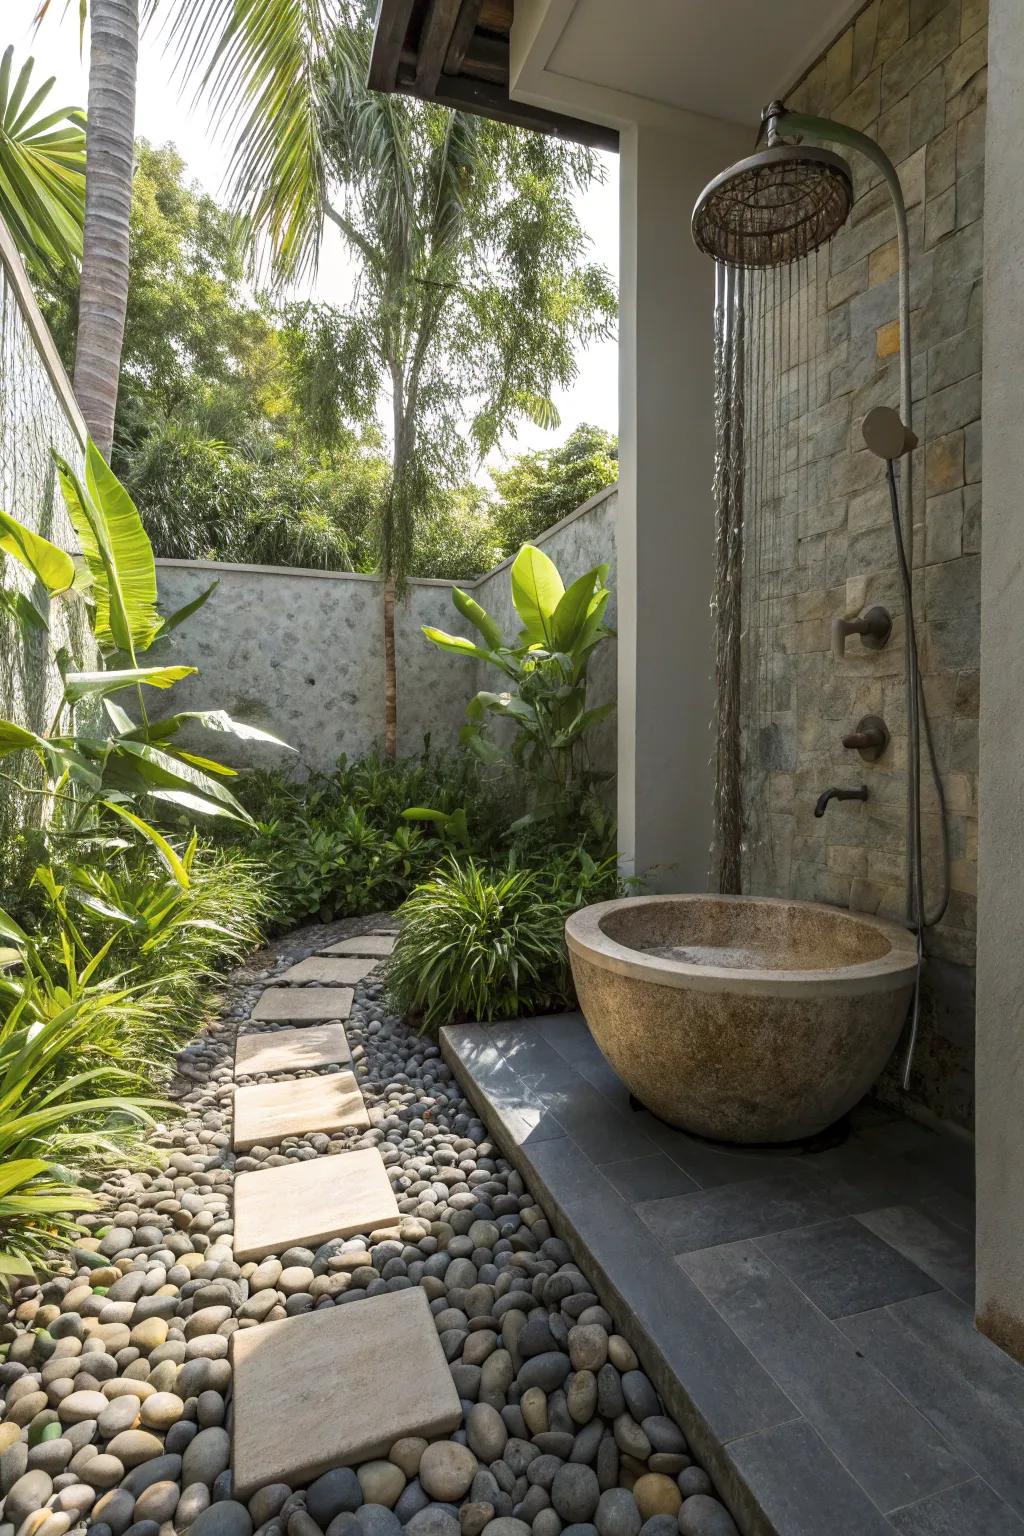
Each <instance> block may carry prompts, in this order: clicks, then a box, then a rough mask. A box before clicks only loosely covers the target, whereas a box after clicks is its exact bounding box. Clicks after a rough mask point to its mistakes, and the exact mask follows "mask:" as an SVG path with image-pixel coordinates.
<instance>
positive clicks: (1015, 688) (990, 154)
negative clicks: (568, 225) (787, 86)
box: [975, 0, 1024, 1360]
mask: <svg viewBox="0 0 1024 1536" xmlns="http://www.w3.org/2000/svg"><path fill="white" fill-rule="evenodd" d="M989 28H990V30H989V97H988V124H987V133H986V148H985V318H984V374H983V399H984V403H983V407H982V424H983V434H982V437H983V448H982V454H983V484H984V486H985V515H984V518H983V520H982V544H981V715H980V826H979V849H978V1011H977V1033H976V1067H975V1071H976V1099H977V1107H976V1116H977V1132H976V1135H977V1141H976V1146H977V1170H978V1172H977V1177H978V1295H977V1311H978V1326H979V1327H980V1328H981V1329H982V1330H983V1331H984V1332H985V1333H987V1334H988V1335H989V1336H990V1337H991V1338H993V1339H995V1340H996V1342H997V1343H999V1344H1002V1345H1003V1347H1004V1348H1006V1349H1008V1350H1010V1351H1011V1353H1013V1354H1015V1355H1016V1356H1017V1358H1018V1359H1021V1360H1024V1199H1022V1198H1021V1190H1022V1189H1024V1136H1022V1127H1024V946H1022V944H1021V912H1022V911H1024V818H1022V816H1021V807H1022V806H1024V707H1022V701H1024V620H1022V615H1024V435H1022V433H1021V425H1020V424H1021V419H1022V417H1024V202H1022V200H1021V167H1022V166H1024V26H1022V24H1021V9H1020V0H991V5H990V15H989Z"/></svg>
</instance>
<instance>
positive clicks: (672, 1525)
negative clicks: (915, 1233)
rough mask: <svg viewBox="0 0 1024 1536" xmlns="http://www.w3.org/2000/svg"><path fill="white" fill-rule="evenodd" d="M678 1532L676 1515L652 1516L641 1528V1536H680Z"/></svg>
mask: <svg viewBox="0 0 1024 1536" xmlns="http://www.w3.org/2000/svg"><path fill="white" fill-rule="evenodd" d="M678 1531H679V1522H678V1520H677V1519H676V1517H675V1515H652V1516H651V1518H650V1519H649V1520H645V1521H644V1523H643V1525H642V1526H641V1527H640V1536H678Z"/></svg>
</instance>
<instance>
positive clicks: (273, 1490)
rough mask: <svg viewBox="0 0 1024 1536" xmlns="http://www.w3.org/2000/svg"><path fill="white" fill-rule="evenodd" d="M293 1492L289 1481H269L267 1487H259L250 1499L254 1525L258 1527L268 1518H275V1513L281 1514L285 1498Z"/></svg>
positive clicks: (250, 1511)
mask: <svg viewBox="0 0 1024 1536" xmlns="http://www.w3.org/2000/svg"><path fill="white" fill-rule="evenodd" d="M291 1492H292V1491H291V1489H290V1488H289V1486H288V1484H287V1483H267V1484H266V1486H265V1487H263V1488H257V1490H256V1492H255V1493H254V1494H253V1496H252V1498H251V1499H250V1500H249V1513H250V1515H252V1523H253V1525H254V1526H256V1527H257V1529H258V1528H259V1527H260V1526H261V1525H265V1524H266V1523H267V1521H268V1520H273V1518H274V1516H275V1515H279V1514H280V1513H281V1510H282V1508H283V1507H284V1502H285V1500H286V1499H288V1498H290V1497H291ZM307 1508H308V1496H307Z"/></svg>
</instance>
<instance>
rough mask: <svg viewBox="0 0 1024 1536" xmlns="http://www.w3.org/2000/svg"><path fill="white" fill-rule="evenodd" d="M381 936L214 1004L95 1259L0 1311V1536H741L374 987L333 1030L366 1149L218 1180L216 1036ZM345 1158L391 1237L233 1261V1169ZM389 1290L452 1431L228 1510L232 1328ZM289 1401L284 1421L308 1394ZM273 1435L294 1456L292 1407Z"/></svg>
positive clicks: (260, 1160) (428, 1054)
mask: <svg viewBox="0 0 1024 1536" xmlns="http://www.w3.org/2000/svg"><path fill="white" fill-rule="evenodd" d="M379 924H380V919H377V920H374V919H363V920H358V921H355V920H353V921H348V922H343V923H335V924H333V925H332V926H331V927H330V928H329V929H324V928H322V927H316V928H315V929H313V928H307V929H304V930H300V931H297V932H295V933H293V934H292V935H290V936H289V937H288V938H287V939H285V940H283V941H281V942H279V943H277V944H276V945H274V946H273V947H272V948H271V949H269V950H266V951H264V952H262V953H261V954H260V955H259V956H258V957H257V958H256V960H255V961H253V962H251V963H250V965H249V966H248V967H243V968H242V969H240V970H238V971H236V972H235V973H234V975H233V976H231V977H229V978H228V979H227V981H226V983H225V987H224V992H223V995H222V1012H221V1015H220V1017H219V1018H217V1019H216V1020H214V1021H212V1022H211V1023H210V1025H209V1027H208V1028H207V1029H206V1030H205V1032H204V1033H203V1034H202V1035H201V1036H199V1038H198V1039H196V1040H195V1041H194V1042H193V1043H192V1044H191V1045H189V1046H188V1047H187V1048H186V1049H185V1050H183V1051H182V1052H181V1053H180V1056H179V1058H178V1072H177V1075H176V1077H175V1079H174V1083H173V1089H172V1092H173V1097H174V1098H176V1099H177V1100H178V1101H179V1103H180V1106H181V1109H182V1111H183V1116H182V1118H181V1119H180V1120H178V1121H176V1122H174V1123H173V1124H172V1125H171V1126H170V1127H168V1128H164V1129H162V1130H161V1131H160V1132H158V1133H157V1134H155V1135H153V1136H152V1137H151V1145H152V1146H153V1149H154V1158H153V1163H152V1166H150V1167H148V1168H144V1169H142V1170H141V1171H134V1172H133V1171H130V1170H128V1169H119V1170H116V1171H115V1172H114V1173H113V1174H112V1176H111V1177H110V1178H109V1179H108V1180H107V1182H106V1183H105V1184H104V1185H103V1187H102V1193H103V1196H104V1198H105V1201H106V1209H105V1210H104V1211H103V1212H102V1213H100V1214H97V1215H94V1216H87V1217H85V1218H84V1221H83V1227H84V1230H85V1231H86V1232H87V1233H88V1234H89V1235H88V1236H84V1237H83V1239H82V1240H81V1242H80V1244H79V1246H78V1247H76V1248H75V1249H74V1250H73V1251H72V1253H71V1254H70V1255H68V1256H67V1257H66V1258H63V1259H61V1260H58V1261H55V1263H54V1268H53V1271H52V1274H51V1276H50V1278H48V1279H45V1280H44V1281H43V1282H42V1283H41V1284H37V1283H32V1284H22V1285H21V1286H20V1287H18V1288H17V1289H16V1290H15V1292H14V1294H13V1297H12V1298H11V1300H10V1302H9V1304H8V1305H7V1306H4V1307H0V1317H2V1319H3V1320H2V1323H0V1341H2V1342H3V1346H4V1351H5V1354H6V1359H5V1360H3V1362H2V1363H0V1395H2V1399H3V1413H2V1422H0V1487H2V1491H3V1494H4V1502H3V1505H2V1509H0V1522H2V1523H0V1536H65V1533H66V1532H69V1531H73V1532H75V1533H78V1532H82V1531H84V1530H85V1529H86V1528H89V1529H91V1531H92V1532H93V1533H94V1536H126V1533H128V1536H174V1533H184V1532H186V1531H192V1532H193V1533H194V1536H252V1533H253V1532H257V1533H259V1536H401V1533H402V1530H403V1528H404V1529H405V1530H406V1531H407V1532H408V1533H409V1536H483V1533H486V1536H562V1533H566V1536H641V1532H642V1536H676V1533H679V1536H735V1533H736V1527H735V1525H734V1524H733V1521H732V1519H731V1518H730V1516H729V1514H728V1513H727V1511H726V1509H725V1508H724V1506H723V1505H722V1504H721V1503H720V1502H719V1501H718V1500H717V1499H716V1498H715V1497H714V1491H713V1489H712V1487H711V1483H710V1480H709V1478H708V1477H707V1474H706V1473H705V1472H704V1471H703V1470H702V1469H701V1468H700V1467H699V1466H697V1465H696V1463H695V1462H694V1461H693V1459H692V1457H691V1455H690V1453H689V1448H688V1445H687V1441H686V1439H685V1436H684V1435H683V1433H682V1431H681V1430H680V1429H679V1427H678V1426H677V1425H676V1424H675V1423H674V1422H673V1421H672V1420H671V1419H670V1418H668V1417H667V1416H666V1415H665V1413H664V1411H663V1407H662V1404H661V1402H660V1400H659V1398H658V1396H657V1393H656V1392H655V1390H654V1388H653V1386H652V1384H651V1382H650V1381H649V1380H648V1378H647V1376H646V1375H645V1374H644V1373H643V1372H642V1371H641V1370H640V1369H639V1366H638V1362H637V1359H636V1356H635V1355H634V1353H633V1351H632V1350H631V1349H630V1347H629V1345H628V1344H627V1343H626V1341H625V1339H623V1338H622V1337H621V1336H620V1335H619V1334H617V1333H616V1331H615V1324H614V1320H613V1318H612V1317H611V1316H610V1315H609V1314H608V1313H607V1312H606V1311H605V1310H604V1308H603V1307H602V1306H601V1305H600V1303H599V1301H598V1298H597V1296H596V1295H595V1294H594V1292H593V1291H592V1289H591V1286H590V1284H589V1282H588V1280H587V1278H586V1276H585V1274H583V1273H582V1272H581V1271H580V1269H578V1268H577V1267H576V1265H575V1264H573V1262H572V1260H571V1258H570V1254H569V1250H568V1248H567V1247H566V1245H565V1243H564V1242H562V1241H561V1240H560V1239H559V1237H558V1236H557V1235H556V1234H555V1233H553V1232H552V1230H551V1227H550V1225H549V1224H548V1222H547V1220H546V1219H545V1217H544V1215H543V1213H542V1211H541V1209H540V1207H539V1206H538V1205H537V1204H536V1203H535V1202H534V1200H533V1199H532V1197H531V1195H530V1192H529V1191H528V1190H527V1189H526V1187H525V1185H524V1183H523V1180H522V1178H521V1177H520V1175H519V1174H518V1173H517V1172H516V1171H515V1169H514V1168H512V1167H511V1165H510V1164H509V1163H507V1162H506V1161H505V1160H504V1159H503V1158H502V1157H500V1156H499V1154H498V1152H497V1149H496V1148H495V1147H494V1145H493V1144H492V1143H491V1142H490V1141H489V1140H488V1135H487V1130H486V1128H485V1127H484V1126H483V1125H482V1124H481V1123H480V1121H479V1120H478V1119H477V1118H476V1116H475V1114H474V1112H473V1110H472V1108H471V1107H470V1105H469V1103H468V1102H467V1101H466V1100H465V1099H464V1098H463V1097H462V1094H461V1092H460V1090H459V1087H458V1085H457V1083H456V1082H455V1080H454V1078H453V1077H452V1075H451V1073H450V1072H449V1070H448V1068H447V1067H446V1066H445V1065H444V1064H443V1063H442V1061H441V1059H440V1056H439V1054H438V1050H437V1047H436V1046H435V1045H433V1044H432V1043H431V1042H430V1041H429V1040H426V1039H420V1038H419V1037H418V1036H417V1035H415V1034H414V1033H413V1032H412V1031H411V1030H410V1029H409V1028H408V1027H407V1026H406V1025H405V1024H404V1023H403V1022H402V1021H401V1020H399V1019H396V1018H389V1017H388V1016H387V1014H386V1010H385V1007H384V1002H383V998H382V989H381V985H380V982H379V980H378V978H377V975H376V973H372V974H371V975H369V976H368V977H367V978H366V980H365V981H364V982H363V983H361V984H360V985H359V986H358V987H357V988H356V993H355V1000H354V1003H353V1007H352V1013H351V1017H350V1018H349V1019H348V1020H347V1021H346V1030H347V1033H348V1038H349V1043H350V1045H351V1047H352V1058H353V1060H352V1070H354V1072H355V1074H356V1077H357V1079H358V1081H359V1084H360V1087H361V1089H362V1091H363V1094H364V1097H365V1100H366V1104H367V1107H368V1109H369V1112H370V1117H371V1122H372V1124H371V1128H370V1129H369V1130H362V1131H353V1130H349V1131H345V1132H342V1133H339V1134H338V1135H335V1136H327V1135H325V1134H313V1135H308V1136H302V1137H296V1138H292V1139H289V1140H288V1141H286V1142H283V1143H281V1145H280V1146H278V1147H276V1148H274V1149H271V1148H268V1147H260V1146H257V1147H253V1148H252V1149H251V1151H249V1152H248V1153H246V1154H245V1155H244V1156H243V1155H239V1156H237V1157H236V1156H235V1155H234V1154H233V1152H232V1150H231V1136H230V1118H231V1094H232V1088H233V1075H232V1071H233V1053H234V1039H235V1032H236V1029H237V1027H238V1025H239V1023H240V1022H242V1021H247V1020H248V1018H249V1015H250V1012H251V1010H252V1008H253V1006H254V1004H255V1001H256V999H257V997H258V996H259V994H260V992H261V991H262V989H263V984H264V982H265V981H266V979H267V977H268V976H272V975H276V974H277V973H278V972H280V971H281V970H283V969H285V968H286V967H287V966H289V965H291V964H294V962H295V961H296V960H298V959H301V958H303V957H304V956H306V955H308V954H311V953H314V952H315V951H317V950H320V949H323V948H324V947H325V946H326V945H327V944H330V943H333V942H336V941H337V940H339V939H342V938H345V937H348V936H350V935H356V934H360V933H366V932H369V931H371V930H372V929H373V928H374V927H375V926H379ZM257 967H259V968H258V969H257ZM356 1147H378V1148H379V1150H380V1152H381V1155H382V1157H383V1159H384V1162H385V1164H386V1166H387V1170H388V1175H389V1177H390V1179H391V1181H392V1185H393V1187H394V1190H395V1194H396V1196H397V1199H398V1205H399V1210H400V1212H401V1224H400V1227H399V1229H398V1232H397V1235H395V1229H394V1228H393V1227H392V1228H391V1229H390V1230H389V1231H388V1232H386V1233H373V1232H368V1233H365V1234H362V1235H361V1236H357V1237H352V1238H347V1239H345V1240H341V1239H332V1240H331V1241H329V1242H327V1243H324V1244H323V1245H322V1246H321V1247H319V1248H317V1249H316V1250H313V1249H309V1248H301V1247H296V1248H291V1249H289V1250H288V1251H287V1252H284V1253H281V1254H278V1255H277V1256H276V1257H272V1258H266V1259H263V1260H261V1261H260V1262H259V1263H258V1264H257V1263H255V1262H250V1263H246V1264H243V1265H238V1264H236V1263H235V1262H234V1260H233V1258H232V1248H231V1242H232V1205H231V1192H232V1181H233V1178H234V1174H235V1171H236V1170H237V1171H239V1172H243V1171H245V1170H248V1169H256V1168H262V1167H268V1166H276V1165H279V1164H282V1163H284V1162H287V1161H291V1160H293V1159H305V1158H314V1157H329V1156H331V1155H332V1154H337V1153H339V1152H344V1151H348V1150H351V1149H352V1148H356ZM410 1286H420V1287H421V1288H422V1289H423V1290H424V1291H425V1292H426V1295H427V1299H428V1301H429V1304H430V1310H431V1312H432V1313H433V1314H434V1320H435V1324H436V1327H437V1330H438V1334H439V1337H440V1340H441V1343H442V1346H443V1348H444V1352H445V1355H446V1357H447V1359H448V1362H449V1364H450V1367H451V1371H452V1376H453V1378H454V1381H455V1384H456V1387H457V1390H458V1393H459V1396H460V1398H461V1399H462V1402H463V1419H462V1424H461V1426H460V1428H459V1429H458V1430H456V1431H455V1432H454V1433H453V1434H451V1435H450V1436H448V1437H446V1438H444V1439H441V1440H438V1441H435V1442H434V1443H433V1444H431V1445H429V1446H428V1445H427V1443H426V1442H425V1441H423V1440H420V1439H416V1438H410V1437H407V1438H405V1439H402V1440H399V1441H398V1442H396V1443H395V1444H394V1446H393V1447H392V1448H391V1450H390V1453H389V1454H388V1456H387V1457H386V1458H383V1459H380V1460H375V1461H371V1462H367V1463H364V1464H363V1465H361V1466H357V1467H354V1468H350V1467H339V1468H336V1469H334V1470H331V1471H328V1472H326V1473H325V1474H324V1475H323V1476H321V1477H319V1478H317V1480H316V1481H315V1482H314V1483H312V1484H311V1485H310V1486H309V1487H307V1488H296V1489H293V1488H291V1487H288V1486H287V1485H285V1484H284V1483H274V1484H271V1485H269V1486H266V1487H263V1488H261V1489H259V1490H258V1491H257V1492H256V1493H254V1494H253V1495H252V1496H251V1497H250V1498H249V1500H248V1502H247V1503H244V1504H243V1503H241V1502H240V1501H238V1500H236V1499H234V1498H233V1497H232V1480H231V1468H230V1438H229V1430H230V1423H231V1367H230V1364H229V1360H228V1343H229V1338H230V1335H231V1334H232V1333H233V1332H234V1330H235V1329H237V1328H246V1327H252V1326H254V1325H255V1324H257V1323H261V1322H265V1321H272V1320H275V1319H278V1318H284V1317H291V1316H295V1315H298V1314H301V1313H304V1312H309V1311H312V1310H313V1309H314V1308H319V1307H332V1306H348V1305H352V1304H358V1302H359V1300H360V1299H362V1298H364V1297H367V1296H376V1295H380V1294H383V1293H385V1292H387V1291H395V1290H403V1289H406V1288H408V1287H410ZM401 1368H402V1362H401V1361H400V1360H395V1361H388V1360H387V1359H386V1358H382V1359H381V1361H380V1370H381V1371H382V1372H387V1371H388V1370H389V1369H392V1370H395V1371H400V1370H401ZM291 1391H292V1392H293V1393H294V1397H295V1402H296V1403H299V1402H300V1401H301V1397H302V1393H303V1383H302V1381H301V1380H298V1379H297V1380H296V1381H295V1382H294V1383H293V1384H292V1385H291ZM275 1411H276V1413H277V1415H278V1418H279V1423H280V1433H281V1435H282V1437H285V1438H287V1436H288V1435H289V1426H290V1422H291V1420H292V1412H293V1410H292V1408H291V1406H290V1404H289V1400H288V1388H287V1386H286V1387H285V1388H284V1389H283V1395H282V1400H281V1401H280V1403H278V1404H276V1405H275Z"/></svg>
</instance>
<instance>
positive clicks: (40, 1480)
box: [4, 1468, 53, 1530]
mask: <svg viewBox="0 0 1024 1536" xmlns="http://www.w3.org/2000/svg"><path fill="white" fill-rule="evenodd" d="M52 1492H53V1479H52V1478H51V1477H50V1474H49V1473H48V1472H43V1471H42V1470H41V1469H39V1468H37V1469H36V1470H35V1471H34V1472H25V1473H23V1475H22V1476H21V1477H19V1478H18V1481H17V1482H16V1483H15V1484H14V1486H13V1487H12V1488H11V1490H10V1492H9V1493H8V1495H7V1501H6V1503H5V1504H4V1519H5V1520H6V1521H8V1522H10V1524H11V1525H13V1527H14V1529H15V1530H17V1529H18V1526H19V1525H20V1524H21V1522H22V1521H23V1520H24V1519H25V1517H26V1515H31V1514H34V1513H35V1511H36V1510H37V1509H42V1507H43V1505H44V1504H45V1503H46V1501H47V1499H48V1498H49V1497H50V1494H51V1493H52Z"/></svg>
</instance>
